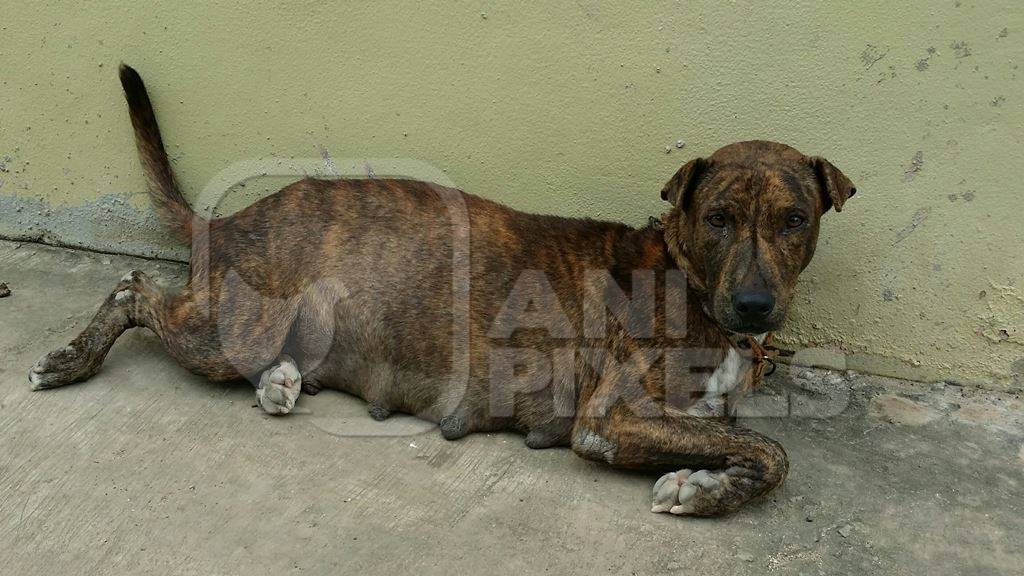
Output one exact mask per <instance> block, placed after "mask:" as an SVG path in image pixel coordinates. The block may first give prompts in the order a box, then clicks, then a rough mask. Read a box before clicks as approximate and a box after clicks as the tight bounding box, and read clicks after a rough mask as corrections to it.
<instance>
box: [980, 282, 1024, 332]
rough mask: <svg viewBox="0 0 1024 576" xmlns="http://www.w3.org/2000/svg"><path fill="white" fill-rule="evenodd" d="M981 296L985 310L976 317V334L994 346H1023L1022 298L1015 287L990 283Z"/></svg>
mask: <svg viewBox="0 0 1024 576" xmlns="http://www.w3.org/2000/svg"><path fill="white" fill-rule="evenodd" d="M982 294H983V296H982V298H983V299H984V300H985V303H986V308H987V310H986V311H985V312H984V313H983V314H980V315H979V316H978V320H979V321H980V324H979V325H978V329H977V334H978V335H979V336H982V337H983V338H986V339H988V340H989V341H990V342H994V343H996V344H1003V343H1006V344H1016V345H1021V346H1024V334H1021V330H1020V327H1021V326H1024V296H1022V295H1021V294H1020V291H1019V290H1018V289H1017V287H1015V286H1001V285H998V284H995V283H990V287H989V289H988V290H985V291H983V292H982Z"/></svg>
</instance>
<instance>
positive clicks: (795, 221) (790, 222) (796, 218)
mask: <svg viewBox="0 0 1024 576" xmlns="http://www.w3.org/2000/svg"><path fill="white" fill-rule="evenodd" d="M806 221H807V219H806V218H804V217H803V216H801V215H799V214H790V215H789V218H786V226H788V227H789V228H799V227H801V226H803V225H804V222H806Z"/></svg>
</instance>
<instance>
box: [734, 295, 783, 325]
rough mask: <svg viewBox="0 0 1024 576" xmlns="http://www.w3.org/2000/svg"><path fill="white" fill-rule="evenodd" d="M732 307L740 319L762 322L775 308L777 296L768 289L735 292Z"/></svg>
mask: <svg viewBox="0 0 1024 576" xmlns="http://www.w3.org/2000/svg"><path fill="white" fill-rule="evenodd" d="M732 307H733V309H735V310H736V314H737V315H738V316H739V317H740V320H742V321H744V322H761V321H763V320H765V319H766V318H768V315H769V314H771V313H772V310H773V309H775V297H774V296H772V293H771V292H769V291H767V290H744V291H743V292H737V293H735V294H733V297H732Z"/></svg>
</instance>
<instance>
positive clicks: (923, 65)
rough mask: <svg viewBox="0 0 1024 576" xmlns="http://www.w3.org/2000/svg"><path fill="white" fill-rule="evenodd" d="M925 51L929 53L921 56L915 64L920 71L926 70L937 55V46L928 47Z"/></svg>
mask: <svg viewBox="0 0 1024 576" xmlns="http://www.w3.org/2000/svg"><path fill="white" fill-rule="evenodd" d="M925 52H927V53H928V55H927V56H925V57H924V58H921V59H920V60H918V61H917V63H916V64H914V68H916V69H917V71H918V72H924V71H925V70H927V69H928V64H929V62H930V61H931V59H932V56H934V55H935V47H934V46H929V47H928V49H927V50H925Z"/></svg>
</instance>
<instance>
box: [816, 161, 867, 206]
mask: <svg viewBox="0 0 1024 576" xmlns="http://www.w3.org/2000/svg"><path fill="white" fill-rule="evenodd" d="M810 160H811V166H812V167H813V168H814V174H815V175H816V176H817V178H818V188H819V189H820V190H821V200H822V209H821V212H822V214H824V213H825V212H828V209H829V208H832V207H835V209H836V212H842V211H843V203H844V202H846V201H847V200H849V199H850V196H853V195H854V194H856V193H857V188H856V187H855V186H854V185H853V182H850V179H849V178H847V177H846V175H845V174H843V173H842V172H841V171H840V170H839V168H836V167H835V166H834V165H833V164H832V163H831V162H829V161H828V160H825V159H824V158H822V157H821V156H815V157H813V158H811V159H810Z"/></svg>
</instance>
